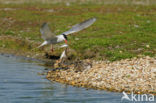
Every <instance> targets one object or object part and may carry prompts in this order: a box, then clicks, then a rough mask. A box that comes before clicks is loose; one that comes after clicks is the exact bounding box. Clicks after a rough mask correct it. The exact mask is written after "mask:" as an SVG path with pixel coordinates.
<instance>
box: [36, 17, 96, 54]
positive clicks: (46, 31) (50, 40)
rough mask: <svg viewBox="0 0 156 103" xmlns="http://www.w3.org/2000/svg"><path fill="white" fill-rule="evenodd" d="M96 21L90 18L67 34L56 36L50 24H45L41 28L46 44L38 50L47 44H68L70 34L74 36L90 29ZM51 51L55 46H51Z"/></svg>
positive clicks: (73, 27)
mask: <svg viewBox="0 0 156 103" xmlns="http://www.w3.org/2000/svg"><path fill="white" fill-rule="evenodd" d="M95 21H96V18H90V19H88V20H85V21H83V22H81V23H79V24H76V25H74V26H72V28H71V29H69V30H68V31H66V32H63V33H61V34H60V35H55V33H53V32H51V30H50V28H49V26H48V23H43V24H42V26H41V28H40V32H41V34H42V36H41V37H42V38H43V39H44V42H43V43H42V44H41V45H40V46H38V48H40V47H42V46H44V45H47V44H57V43H60V42H62V41H65V43H66V44H67V40H68V39H67V35H68V34H72V33H75V32H78V31H81V30H83V29H85V28H87V27H89V26H90V25H92V24H93V23H94V22H95ZM51 50H52V51H53V46H52V45H51Z"/></svg>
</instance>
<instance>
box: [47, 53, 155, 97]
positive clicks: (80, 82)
mask: <svg viewBox="0 0 156 103" xmlns="http://www.w3.org/2000/svg"><path fill="white" fill-rule="evenodd" d="M155 78H156V58H152V57H148V56H146V57H141V58H132V59H124V60H120V61H115V62H108V61H101V62H97V61H94V62H93V66H92V67H91V68H88V69H85V70H83V71H75V70H74V68H73V67H71V68H70V69H64V70H63V69H62V70H60V69H59V70H54V71H49V72H48V74H47V79H48V80H50V81H56V82H60V83H65V84H69V85H73V86H77V87H85V88H92V89H100V90H107V91H112V92H122V91H125V92H132V91H133V92H134V93H136V94H143V93H149V94H154V95H156V80H155Z"/></svg>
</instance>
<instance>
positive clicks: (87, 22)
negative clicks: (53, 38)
mask: <svg viewBox="0 0 156 103" xmlns="http://www.w3.org/2000/svg"><path fill="white" fill-rule="evenodd" d="M95 21H96V18H90V19H88V20H85V21H83V22H81V23H79V24H76V25H74V26H72V28H71V29H70V30H68V31H66V32H64V33H62V34H65V35H68V34H72V33H75V32H78V31H81V30H83V29H85V28H87V27H89V26H91V25H92V24H93V23H94V22H95Z"/></svg>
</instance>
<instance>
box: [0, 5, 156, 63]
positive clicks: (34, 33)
mask: <svg viewBox="0 0 156 103" xmlns="http://www.w3.org/2000/svg"><path fill="white" fill-rule="evenodd" d="M5 8H11V9H8V10H7V9H5ZM91 17H96V18H97V21H96V22H95V23H94V24H93V25H92V26H91V27H89V28H87V29H85V30H83V31H81V32H78V33H75V34H74V35H70V36H69V37H68V38H69V44H70V48H72V49H74V50H76V51H77V55H78V56H80V57H81V58H82V59H86V58H93V59H100V60H101V59H108V60H111V61H114V60H120V59H125V58H131V57H135V56H138V55H149V56H155V54H156V6H155V5H148V6H147V5H144V6H143V5H120V4H118V5H113V4H109V5H102V4H93V3H89V4H81V5H80V4H76V3H72V4H71V5H70V6H66V5H65V4H60V3H57V4H40V3H37V4H34V3H32V4H27V3H23V4H0V25H1V26H0V36H13V37H19V38H22V39H28V40H32V41H34V42H41V41H43V40H42V39H41V34H40V32H39V29H40V26H41V24H42V23H43V22H49V25H50V27H51V29H52V30H53V32H55V33H56V34H60V33H62V32H64V31H66V30H68V29H70V27H71V26H72V25H74V24H76V23H79V22H81V21H83V20H86V19H88V18H91ZM77 39H78V40H77ZM6 41H7V42H6ZM13 42H14V43H13ZM16 43H17V42H16V41H9V40H5V39H0V47H1V48H4V46H3V44H6V45H5V48H10V49H12V50H25V49H24V48H27V49H28V50H29V48H28V45H27V44H25V45H27V46H24V44H23V46H19V45H18V44H16ZM14 44H15V45H14ZM27 49H26V50H27ZM38 51H39V52H40V51H41V50H38Z"/></svg>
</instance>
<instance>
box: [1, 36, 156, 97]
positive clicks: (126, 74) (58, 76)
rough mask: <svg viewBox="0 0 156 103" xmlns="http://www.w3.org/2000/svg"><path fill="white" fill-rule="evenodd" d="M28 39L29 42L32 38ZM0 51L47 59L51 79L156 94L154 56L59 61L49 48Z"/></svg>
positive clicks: (87, 85) (93, 87) (65, 82)
mask: <svg viewBox="0 0 156 103" xmlns="http://www.w3.org/2000/svg"><path fill="white" fill-rule="evenodd" d="M1 38H2V37H1ZM6 38H8V37H5V39H6ZM9 38H11V39H12V40H14V41H18V42H19V45H20V42H22V40H21V41H19V40H18V39H19V38H16V39H15V38H12V37H9ZM25 42H26V41H25ZM26 43H28V44H27V45H28V46H29V42H26ZM30 44H31V43H30ZM33 44H34V43H33ZM34 45H36V44H34ZM31 48H33V47H31ZM0 53H1V54H2V53H4V54H12V55H14V56H23V57H26V58H32V60H33V59H37V60H40V61H42V62H45V65H44V66H49V67H50V68H53V69H52V70H50V71H49V72H48V73H47V79H48V80H50V81H57V82H60V83H64V84H69V85H72V86H77V87H85V88H92V89H100V90H107V91H114V92H122V91H125V92H131V91H133V92H135V93H152V94H154V95H156V80H155V78H156V58H155V57H148V56H146V57H145V56H144V57H138V58H136V57H134V58H132V59H123V60H119V61H114V62H109V61H95V60H90V59H88V60H77V59H75V60H67V62H63V63H60V62H58V59H52V58H50V56H51V55H50V54H48V56H47V57H45V54H46V51H43V52H39V51H37V52H35V51H34V52H31V51H30V50H29V49H28V50H26V51H23V50H21V49H19V50H18V52H17V50H11V49H8V48H0ZM52 62H53V63H52ZM46 63H48V65H47V64H46ZM49 64H50V65H49ZM133 76H134V77H133ZM137 78H139V79H137ZM150 78H151V79H150ZM138 83H139V84H138ZM148 85H150V86H148ZM151 88H152V89H151Z"/></svg>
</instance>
